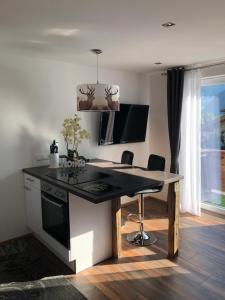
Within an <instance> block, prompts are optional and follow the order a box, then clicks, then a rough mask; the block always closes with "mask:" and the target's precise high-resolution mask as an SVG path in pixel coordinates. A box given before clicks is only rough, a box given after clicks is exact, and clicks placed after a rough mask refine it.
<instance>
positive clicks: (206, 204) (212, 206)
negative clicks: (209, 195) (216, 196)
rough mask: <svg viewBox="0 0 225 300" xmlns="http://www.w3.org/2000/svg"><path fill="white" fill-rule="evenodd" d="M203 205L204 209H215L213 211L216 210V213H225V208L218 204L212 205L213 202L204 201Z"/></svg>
mask: <svg viewBox="0 0 225 300" xmlns="http://www.w3.org/2000/svg"><path fill="white" fill-rule="evenodd" d="M201 207H202V208H203V209H206V210H209V211H213V212H216V213H218V214H221V215H225V208H220V207H218V206H215V205H211V204H208V203H202V204H201Z"/></svg>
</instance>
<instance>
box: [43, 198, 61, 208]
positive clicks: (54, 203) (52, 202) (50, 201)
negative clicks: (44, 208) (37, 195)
mask: <svg viewBox="0 0 225 300" xmlns="http://www.w3.org/2000/svg"><path fill="white" fill-rule="evenodd" d="M41 197H42V198H43V200H45V201H47V202H49V203H51V204H53V205H55V206H57V207H59V208H62V206H63V204H58V203H56V202H54V201H52V200H50V199H48V198H47V197H45V196H44V195H42V196H41Z"/></svg>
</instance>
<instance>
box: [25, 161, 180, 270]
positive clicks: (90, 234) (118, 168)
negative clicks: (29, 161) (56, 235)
mask: <svg viewBox="0 0 225 300" xmlns="http://www.w3.org/2000/svg"><path fill="white" fill-rule="evenodd" d="M138 170H139V171H138ZM23 171H24V173H25V187H27V182H29V183H30V184H31V182H32V181H34V184H36V185H37V186H39V185H40V186H41V183H42V182H44V183H47V184H50V185H51V186H54V187H56V189H60V190H63V191H66V192H67V193H68V195H69V196H68V198H69V201H68V203H69V205H68V207H69V223H70V226H69V229H70V243H69V248H68V249H67V252H65V251H64V248H65V247H64V246H62V245H59V243H56V241H54V239H52V238H51V237H49V236H48V234H47V233H46V232H45V230H43V224H42V222H41V215H40V213H39V215H40V216H39V219H38V220H39V221H38V220H37V221H36V223H38V222H40V224H39V225H38V224H37V228H38V229H37V230H36V229H35V228H34V229H35V230H34V229H33V228H31V229H33V230H32V231H34V233H36V235H37V236H38V237H40V239H41V240H43V237H44V242H45V243H46V244H47V245H48V246H50V248H51V250H53V251H54V252H55V253H56V254H57V255H59V257H61V258H64V261H65V260H68V262H70V266H71V262H72V261H73V262H74V261H75V266H74V267H73V268H72V269H73V270H74V271H75V272H79V271H81V270H83V269H85V268H87V267H89V266H91V265H93V264H96V263H98V262H100V261H102V260H104V259H107V258H109V257H110V256H112V255H113V256H114V257H119V256H120V255H121V231H120V230H121V200H120V197H122V196H125V195H130V194H134V193H136V192H138V191H140V190H144V189H151V188H157V187H160V186H162V184H164V183H170V184H174V183H176V185H174V187H176V190H174V189H172V190H171V197H170V200H169V203H170V205H169V218H170V222H169V224H170V228H169V248H168V255H169V256H170V257H172V256H174V255H176V254H177V253H178V242H177V241H178V227H179V222H178V221H179V215H178V213H177V210H178V205H179V204H178V203H179V198H178V197H177V196H178V192H177V183H178V182H179V180H180V179H181V177H179V176H177V175H176V176H174V175H173V174H171V175H170V176H169V174H168V173H164V172H162V173H164V177H162V176H161V177H160V176H158V178H157V180H155V179H154V178H151V177H149V176H147V175H148V174H149V173H148V171H146V170H144V169H140V168H137V167H132V166H128V165H120V164H114V163H112V162H105V161H101V160H97V161H94V162H91V163H90V164H87V165H86V167H85V168H84V169H83V170H81V173H78V174H75V175H74V174H71V173H68V172H69V170H64V169H49V168H48V167H35V168H28V169H24V170H23ZM138 172H142V173H143V174H140V173H138ZM135 173H136V174H135ZM165 174H167V177H165ZM151 176H152V177H153V175H151ZM165 178H167V179H168V178H170V181H165V180H164V179H165ZM38 181H39V182H40V183H37V182H38ZM28 189H30V187H28ZM174 191H175V192H174ZM41 195H42V193H41V191H40V198H41ZM25 198H26V197H25ZM36 198H37V197H36ZM42 198H43V197H42ZM35 201H36V200H34V202H35ZM39 202H40V201H39ZM50 202H51V200H50ZM42 203H43V199H42ZM34 205H35V204H34ZM42 209H43V207H42V208H41V202H40V204H39V208H38V210H39V212H41V210H42ZM27 217H28V218H29V209H28V215H27ZM42 217H43V211H42ZM30 224H31V225H32V218H31V220H30ZM29 227H31V226H29ZM40 233H41V234H40ZM40 235H41V236H40ZM50 242H51V243H50ZM49 244H51V245H49ZM88 249H89V250H90V251H89V250H88ZM55 250H56V251H55ZM65 253H66V255H65Z"/></svg>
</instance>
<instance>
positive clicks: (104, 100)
mask: <svg viewBox="0 0 225 300" xmlns="http://www.w3.org/2000/svg"><path fill="white" fill-rule="evenodd" d="M91 52H92V53H94V54H96V57H97V82H96V83H83V84H79V85H78V86H77V110H78V111H119V109H120V104H119V95H120V92H119V86H118V85H115V84H109V83H99V81H98V69H99V68H98V57H99V55H100V54H101V53H102V50H100V49H92V50H91Z"/></svg>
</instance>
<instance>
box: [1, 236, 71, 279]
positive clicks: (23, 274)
mask: <svg viewBox="0 0 225 300" xmlns="http://www.w3.org/2000/svg"><path fill="white" fill-rule="evenodd" d="M71 274H73V272H72V270H70V269H69V268H68V267H67V266H66V265H65V264H64V263H63V262H62V261H61V260H60V259H59V258H58V257H56V256H55V255H54V254H53V253H52V252H51V251H50V250H49V249H48V248H47V247H46V246H45V245H43V244H42V243H41V242H39V241H38V240H37V239H36V238H35V237H33V236H28V237H26V238H20V239H17V240H13V241H9V242H7V243H4V244H2V245H0V284H1V283H9V282H22V281H32V280H39V279H42V278H45V277H53V276H60V275H71Z"/></svg>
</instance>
